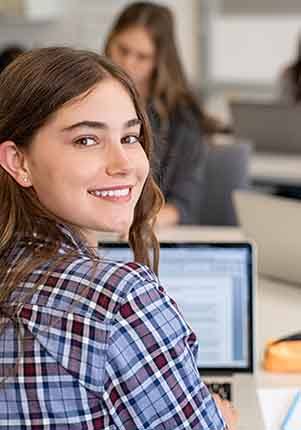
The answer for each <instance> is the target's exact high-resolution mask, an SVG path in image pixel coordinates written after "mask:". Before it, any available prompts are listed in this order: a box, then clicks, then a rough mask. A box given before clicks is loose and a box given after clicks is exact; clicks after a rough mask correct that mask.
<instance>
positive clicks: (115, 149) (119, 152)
mask: <svg viewBox="0 0 301 430" xmlns="http://www.w3.org/2000/svg"><path fill="white" fill-rule="evenodd" d="M132 171H133V166H132V163H131V161H130V159H129V157H128V154H127V153H126V150H125V149H124V148H123V145H122V144H121V143H120V144H112V145H111V146H110V150H109V154H108V157H107V166H106V173H107V175H109V176H128V175H130V174H131V172H132Z"/></svg>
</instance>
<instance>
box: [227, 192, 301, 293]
mask: <svg viewBox="0 0 301 430" xmlns="http://www.w3.org/2000/svg"><path fill="white" fill-rule="evenodd" d="M233 198H234V205H235V208H236V211H237V217H238V220H239V223H240V224H241V226H242V229H243V231H244V233H245V235H246V237H250V238H251V239H253V240H254V241H255V243H256V245H257V250H258V270H259V272H260V273H261V274H263V275H266V276H269V277H272V278H275V279H279V280H281V281H285V282H289V283H293V284H296V285H300V286H301V264H300V256H301V240H300V235H299V232H300V226H301V201H299V200H294V199H288V198H284V197H276V196H272V195H265V194H261V193H258V192H253V191H241V190H240V191H235V192H234V194H233Z"/></svg>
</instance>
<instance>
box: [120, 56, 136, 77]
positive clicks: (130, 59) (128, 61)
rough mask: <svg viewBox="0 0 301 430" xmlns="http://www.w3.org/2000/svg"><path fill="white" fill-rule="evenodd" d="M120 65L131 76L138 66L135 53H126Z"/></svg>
mask: <svg viewBox="0 0 301 430" xmlns="http://www.w3.org/2000/svg"><path fill="white" fill-rule="evenodd" d="M120 66H121V67H122V68H123V69H124V70H125V71H126V72H127V73H128V74H129V75H130V76H131V75H132V74H133V73H134V72H135V70H136V68H137V60H136V57H135V55H134V54H128V55H126V56H125V57H124V58H123V59H122V61H121V64H120Z"/></svg>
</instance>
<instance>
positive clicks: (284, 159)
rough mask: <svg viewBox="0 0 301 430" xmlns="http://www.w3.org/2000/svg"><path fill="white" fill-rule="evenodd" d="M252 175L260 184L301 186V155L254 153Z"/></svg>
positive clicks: (251, 167)
mask: <svg viewBox="0 0 301 430" xmlns="http://www.w3.org/2000/svg"><path fill="white" fill-rule="evenodd" d="M300 145H301V142H300ZM250 175H251V178H252V179H253V180H254V181H255V182H257V183H260V184H266V185H286V186H296V187H298V186H300V187H301V155H300V156H296V155H291V156H288V155H276V154H275V155H274V154H256V153H254V154H253V155H252V157H251V165H250Z"/></svg>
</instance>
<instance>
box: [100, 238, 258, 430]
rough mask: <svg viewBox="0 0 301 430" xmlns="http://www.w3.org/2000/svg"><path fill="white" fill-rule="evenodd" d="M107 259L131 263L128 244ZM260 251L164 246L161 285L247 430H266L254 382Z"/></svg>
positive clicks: (238, 246)
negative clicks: (257, 256)
mask: <svg viewBox="0 0 301 430" xmlns="http://www.w3.org/2000/svg"><path fill="white" fill-rule="evenodd" d="M99 253H100V255H101V256H103V257H105V258H109V259H113V260H118V261H131V260H133V255H132V252H131V250H130V249H129V247H128V245H127V244H126V243H116V242H114V243H112V242H110V243H105V244H102V246H101V248H100V250H99ZM255 278H256V276H255V270H254V248H253V246H252V245H251V244H250V243H247V242H235V243H229V242H227V243H219V242H215V243H211V242H210V243H204V242H191V243H173V242H162V243H161V244H160V266H159V280H160V283H161V284H162V286H163V287H164V288H165V290H166V292H167V293H168V294H169V295H170V296H171V297H172V298H174V299H175V300H176V302H177V304H178V306H179V308H180V309H181V312H182V313H183V315H184V317H185V319H186V321H187V322H188V323H189V325H190V326H191V328H192V329H193V331H194V332H195V333H196V335H197V337H198V339H199V340H200V343H199V354H198V361H197V365H198V369H199V372H200V375H201V377H202V379H203V380H204V381H205V383H207V385H208V386H209V388H210V389H211V391H214V392H218V393H219V394H221V395H222V396H223V397H226V398H230V399H231V401H233V403H234V404H235V406H236V407H237V408H238V410H239V414H240V417H241V419H240V422H241V426H240V427H239V428H241V429H248V428H249V429H254V428H256V429H258V430H260V429H263V422H262V418H261V412H260V408H259V403H258V400H257V396H256V386H255V378H254V343H255V340H254V338H255V336H254V308H255V303H254V301H255V291H254V284H255Z"/></svg>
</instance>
